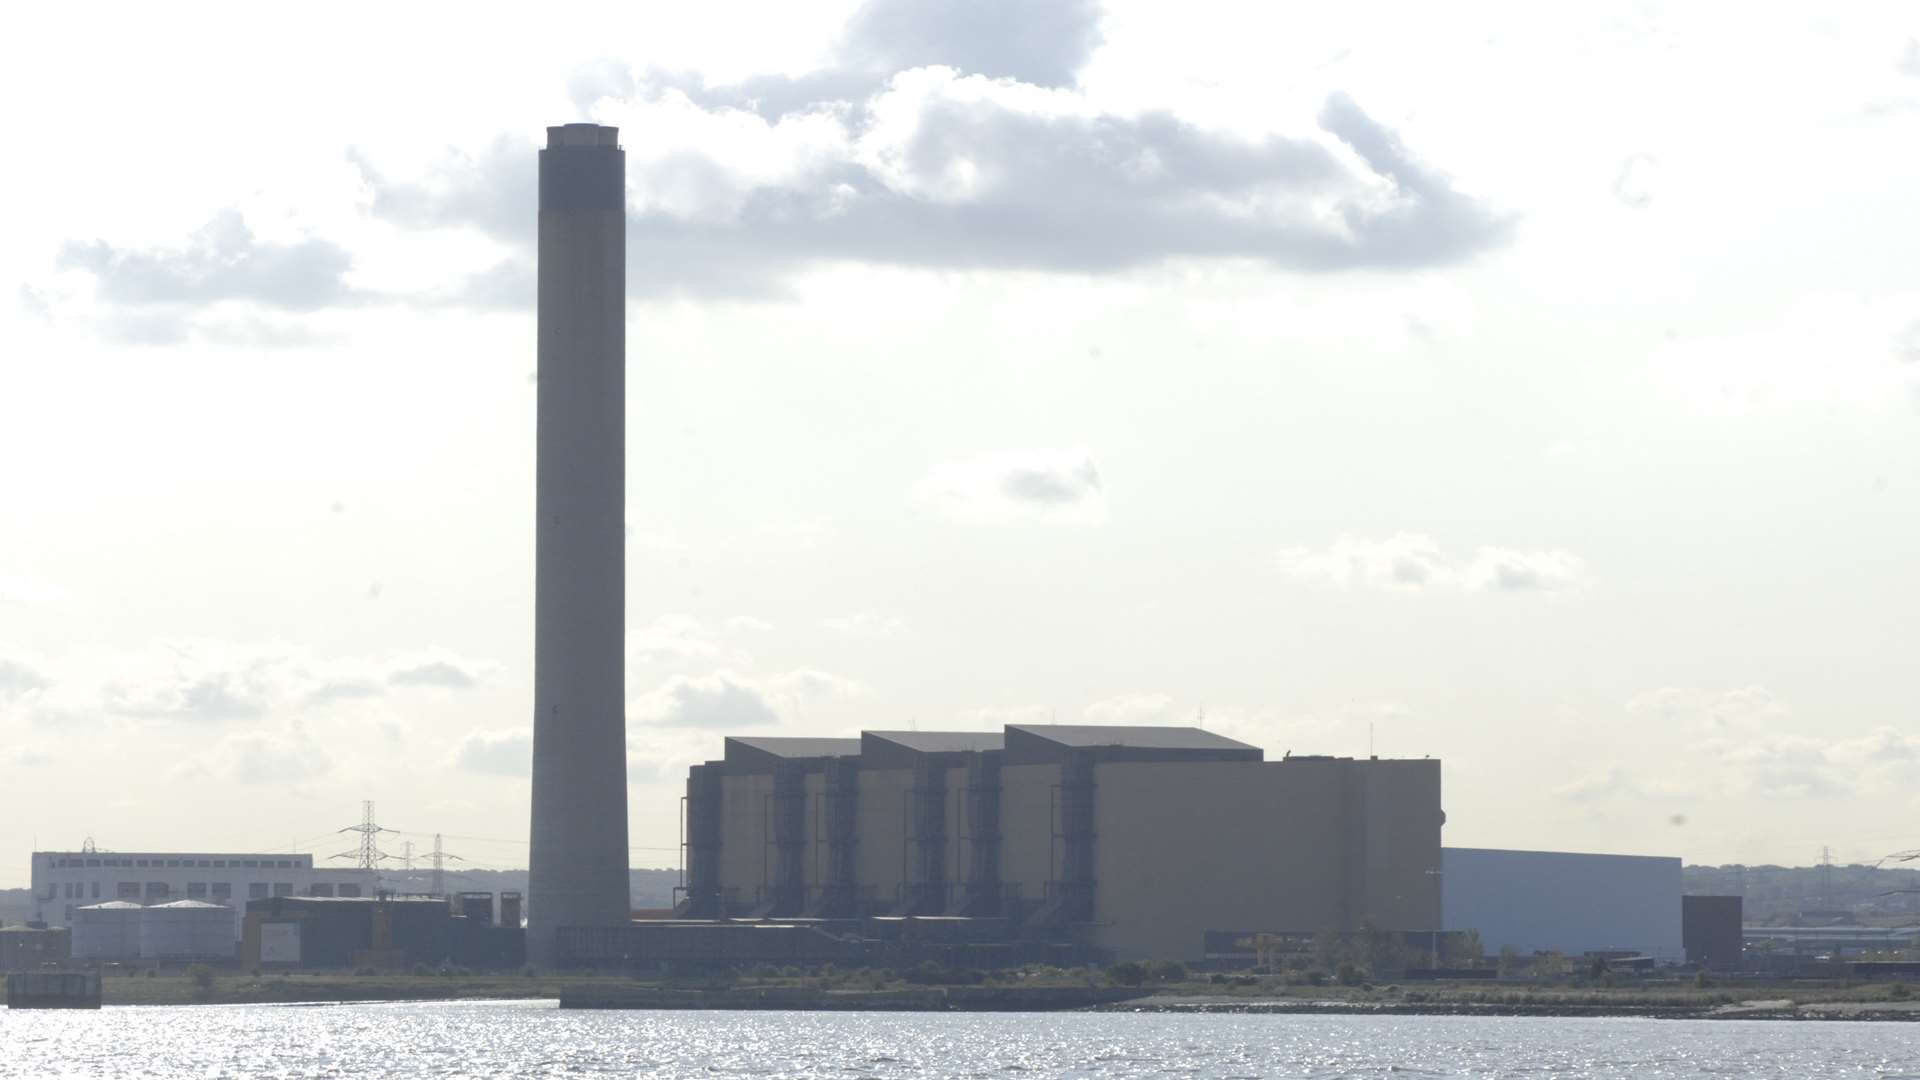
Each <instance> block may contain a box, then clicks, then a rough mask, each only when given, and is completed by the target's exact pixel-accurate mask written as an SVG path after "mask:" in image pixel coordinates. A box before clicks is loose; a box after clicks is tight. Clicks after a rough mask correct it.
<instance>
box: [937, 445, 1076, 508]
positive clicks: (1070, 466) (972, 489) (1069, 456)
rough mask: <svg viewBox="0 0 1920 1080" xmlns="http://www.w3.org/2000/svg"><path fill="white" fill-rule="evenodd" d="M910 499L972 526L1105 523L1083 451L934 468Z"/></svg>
mask: <svg viewBox="0 0 1920 1080" xmlns="http://www.w3.org/2000/svg"><path fill="white" fill-rule="evenodd" d="M912 498H913V500H914V501H915V502H916V503H918V504H919V505H920V506H922V507H923V508H925V509H927V510H930V511H932V512H934V513H937V514H940V515H942V516H944V517H949V518H953V519H956V520H960V521H971V522H999V521H1011V520H1023V519H1024V520H1049V521H1069V522H1077V523H1081V524H1098V523H1100V522H1102V521H1105V520H1106V516H1107V506H1106V499H1105V496H1104V493H1103V491H1102V490H1101V484H1100V469H1099V466H1097V465H1096V464H1095V463H1094V460H1093V455H1092V454H1091V453H1089V452H1088V451H1087V450H1085V449H1082V448H1073V449H1064V450H1044V449H1041V450H1011V451H1006V452H1003V453H998V454H991V455H988V456H986V457H982V458H976V459H974V460H971V461H959V462H949V463H946V464H942V465H936V466H934V467H933V468H932V469H930V470H928V472H927V474H926V476H924V477H922V478H921V480H920V481H919V482H918V483H917V484H915V485H914V488H913V491H912Z"/></svg>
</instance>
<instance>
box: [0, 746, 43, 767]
mask: <svg viewBox="0 0 1920 1080" xmlns="http://www.w3.org/2000/svg"><path fill="white" fill-rule="evenodd" d="M53 763H54V758H53V757H52V756H50V755H48V754H44V753H41V752H40V751H38V750H33V749H23V750H15V751H14V752H13V753H11V754H8V755H7V756H6V757H3V758H0V765H9V766H12V767H13V768H16V769H37V768H40V767H41V766H43V765H51V764H53Z"/></svg>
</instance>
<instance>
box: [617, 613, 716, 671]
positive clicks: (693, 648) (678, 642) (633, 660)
mask: <svg viewBox="0 0 1920 1080" xmlns="http://www.w3.org/2000/svg"><path fill="white" fill-rule="evenodd" d="M626 650H627V662H628V664H630V665H635V664H678V663H687V662H690V661H711V660H716V659H719V658H720V657H722V656H724V655H726V653H727V650H726V648H725V647H724V646H723V645H722V644H721V643H720V642H719V641H717V640H715V639H714V635H712V634H710V633H709V632H707V631H706V630H705V629H703V628H702V627H701V626H700V624H699V622H698V621H696V620H694V619H692V618H689V617H687V616H685V615H662V616H660V617H659V618H656V619H655V620H653V621H652V622H650V623H648V624H647V625H645V626H640V627H636V628H634V629H632V630H629V631H627V643H626ZM740 666H745V665H744V664H741V665H740Z"/></svg>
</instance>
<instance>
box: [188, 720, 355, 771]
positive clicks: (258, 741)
mask: <svg viewBox="0 0 1920 1080" xmlns="http://www.w3.org/2000/svg"><path fill="white" fill-rule="evenodd" d="M332 769H333V759H332V757H331V756H330V755H329V754H328V753H327V751H326V748H325V747H323V746H322V745H321V744H320V743H319V742H317V741H315V740H314V739H313V738H312V737H310V736H309V735H308V734H307V731H306V728H305V727H304V726H303V725H301V724H300V723H298V722H293V723H289V724H287V725H286V726H285V727H283V728H282V729H280V730H279V731H277V732H248V733H245V734H240V735H229V736H228V737H227V738H225V739H223V740H221V742H220V743H219V744H218V745H217V746H216V747H215V748H214V749H212V750H210V751H208V752H207V753H205V754H203V755H201V756H199V757H197V758H190V759H188V760H187V761H184V762H182V763H181V764H180V765H178V766H176V767H175V769H174V773H175V775H177V776H180V777H183V778H212V779H217V780H230V781H232V782H234V783H238V784H275V785H282V786H284V785H291V784H299V783H301V782H303V781H307V780H312V779H314V778H316V777H320V776H324V775H326V774H327V773H329V772H331V771H332Z"/></svg>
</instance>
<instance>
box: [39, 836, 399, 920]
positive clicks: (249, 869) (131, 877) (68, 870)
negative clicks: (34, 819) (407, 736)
mask: <svg viewBox="0 0 1920 1080" xmlns="http://www.w3.org/2000/svg"><path fill="white" fill-rule="evenodd" d="M31 885H32V889H33V908H34V914H33V918H34V920H35V921H37V922H38V921H44V922H45V923H47V924H48V925H50V926H71V925H73V922H74V916H75V913H76V912H78V911H79V910H80V909H81V908H85V907H91V906H95V905H99V904H103V903H109V902H115V903H125V904H133V905H138V906H141V907H152V906H156V905H159V904H170V903H174V902H175V901H180V900H191V901H195V902H198V903H204V904H212V905H217V906H219V907H220V908H223V909H225V910H226V912H227V924H228V935H229V940H230V941H237V940H239V937H240V918H241V907H242V905H244V904H245V903H246V902H247V901H248V900H258V899H261V898H264V897H271V896H295V895H299V896H371V895H373V894H374V892H375V890H376V889H377V887H378V886H377V882H376V878H375V875H374V873H373V871H371V870H363V869H358V868H338V867H318V866H315V865H314V864H313V856H312V855H311V854H301V855H295V854H287V853H264V852H180V851H165V852H160V851H100V850H97V849H95V848H94V847H92V846H91V845H88V846H85V847H83V848H82V849H81V850H79V851H36V852H34V853H33V864H32V876H31Z"/></svg>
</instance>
